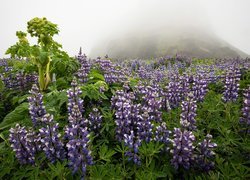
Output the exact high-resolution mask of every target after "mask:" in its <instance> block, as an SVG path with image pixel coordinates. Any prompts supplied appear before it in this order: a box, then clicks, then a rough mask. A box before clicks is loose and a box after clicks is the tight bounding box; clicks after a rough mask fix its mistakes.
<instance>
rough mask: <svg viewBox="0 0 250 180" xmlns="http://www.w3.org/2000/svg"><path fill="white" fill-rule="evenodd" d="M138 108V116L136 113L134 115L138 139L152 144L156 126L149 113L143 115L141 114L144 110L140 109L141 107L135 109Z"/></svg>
mask: <svg viewBox="0 0 250 180" xmlns="http://www.w3.org/2000/svg"><path fill="white" fill-rule="evenodd" d="M136 108H138V109H137V110H135V111H137V112H138V113H137V115H136V113H133V115H134V119H135V120H134V121H135V123H136V124H135V126H136V133H137V136H138V139H140V141H145V142H147V143H148V142H150V141H151V140H152V138H153V127H154V125H153V124H152V123H151V121H152V120H151V119H150V116H149V113H148V112H147V111H144V112H143V114H139V113H140V111H142V110H143V109H141V110H140V109H139V108H140V106H134V108H133V109H136Z"/></svg>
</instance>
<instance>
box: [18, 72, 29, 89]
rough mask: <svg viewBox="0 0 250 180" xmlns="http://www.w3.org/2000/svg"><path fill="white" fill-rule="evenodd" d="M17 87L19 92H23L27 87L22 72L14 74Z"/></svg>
mask: <svg viewBox="0 0 250 180" xmlns="http://www.w3.org/2000/svg"><path fill="white" fill-rule="evenodd" d="M16 80H17V85H18V88H19V89H20V90H24V89H25V88H26V86H27V82H26V78H25V75H24V73H23V72H19V73H17V74H16Z"/></svg>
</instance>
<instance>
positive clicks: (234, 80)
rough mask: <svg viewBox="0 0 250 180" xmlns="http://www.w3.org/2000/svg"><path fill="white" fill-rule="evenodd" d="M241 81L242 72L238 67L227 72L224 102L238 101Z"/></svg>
mask: <svg viewBox="0 0 250 180" xmlns="http://www.w3.org/2000/svg"><path fill="white" fill-rule="evenodd" d="M239 81H240V70H239V69H238V68H236V67H233V68H231V69H230V70H229V71H227V74H226V78H225V86H224V88H225V90H224V92H223V97H222V100H223V101H224V102H228V101H233V102H234V101H236V100H237V98H238V91H239V86H240V84H239Z"/></svg>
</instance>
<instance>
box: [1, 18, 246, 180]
mask: <svg viewBox="0 0 250 180" xmlns="http://www.w3.org/2000/svg"><path fill="white" fill-rule="evenodd" d="M44 23H47V25H48V26H46V27H49V28H48V29H49V31H48V29H46V28H43V26H42V25H41V24H44ZM34 24H36V26H35V25H34ZM39 25H40V26H39ZM36 28H38V29H39V28H41V29H42V31H43V33H42V34H43V35H41V34H39V33H40V32H41V31H38V29H36ZM41 29H40V30H41ZM46 32H50V33H47V34H46ZM51 32H52V33H51ZM28 33H31V34H32V35H34V36H36V37H38V44H37V46H31V45H30V44H29V43H28V42H27V41H26V38H25V37H26V35H25V33H23V32H19V33H17V36H18V38H19V42H18V43H17V44H16V45H14V46H12V47H11V48H9V50H8V51H7V52H8V53H9V54H11V57H12V58H10V59H1V60H0V99H1V101H0V179H94V180H95V179H141V180H144V179H145V180H149V179H197V180H201V179H202V180H203V179H249V178H250V140H249V135H250V59H249V58H245V59H242V58H234V59H232V58H225V59H212V58H211V59H197V58H189V57H185V56H181V55H176V56H168V57H161V58H155V59H150V60H149V59H147V60H142V59H134V60H117V59H112V58H109V57H108V56H105V57H103V58H102V57H97V58H96V59H90V58H88V57H87V56H86V55H85V54H83V53H82V50H81V49H80V52H79V53H78V55H77V56H76V57H74V58H72V57H69V56H68V55H67V53H66V52H64V51H62V50H61V46H60V44H58V43H56V42H55V41H54V40H53V39H52V36H53V35H54V34H57V33H58V31H57V27H56V25H54V24H53V23H50V22H48V21H47V20H46V19H33V20H32V21H30V22H29V23H28ZM44 34H45V35H44ZM21 50H23V51H21Z"/></svg>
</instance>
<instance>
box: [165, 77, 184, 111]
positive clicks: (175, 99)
mask: <svg viewBox="0 0 250 180" xmlns="http://www.w3.org/2000/svg"><path fill="white" fill-rule="evenodd" d="M166 89H167V93H166V96H167V98H168V101H169V104H170V107H171V108H176V107H178V106H179V104H180V102H181V99H182V98H181V93H182V92H181V91H182V90H181V83H180V81H179V77H178V76H177V75H174V76H173V77H172V78H171V79H170V82H169V83H168V86H167V88H166Z"/></svg>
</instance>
